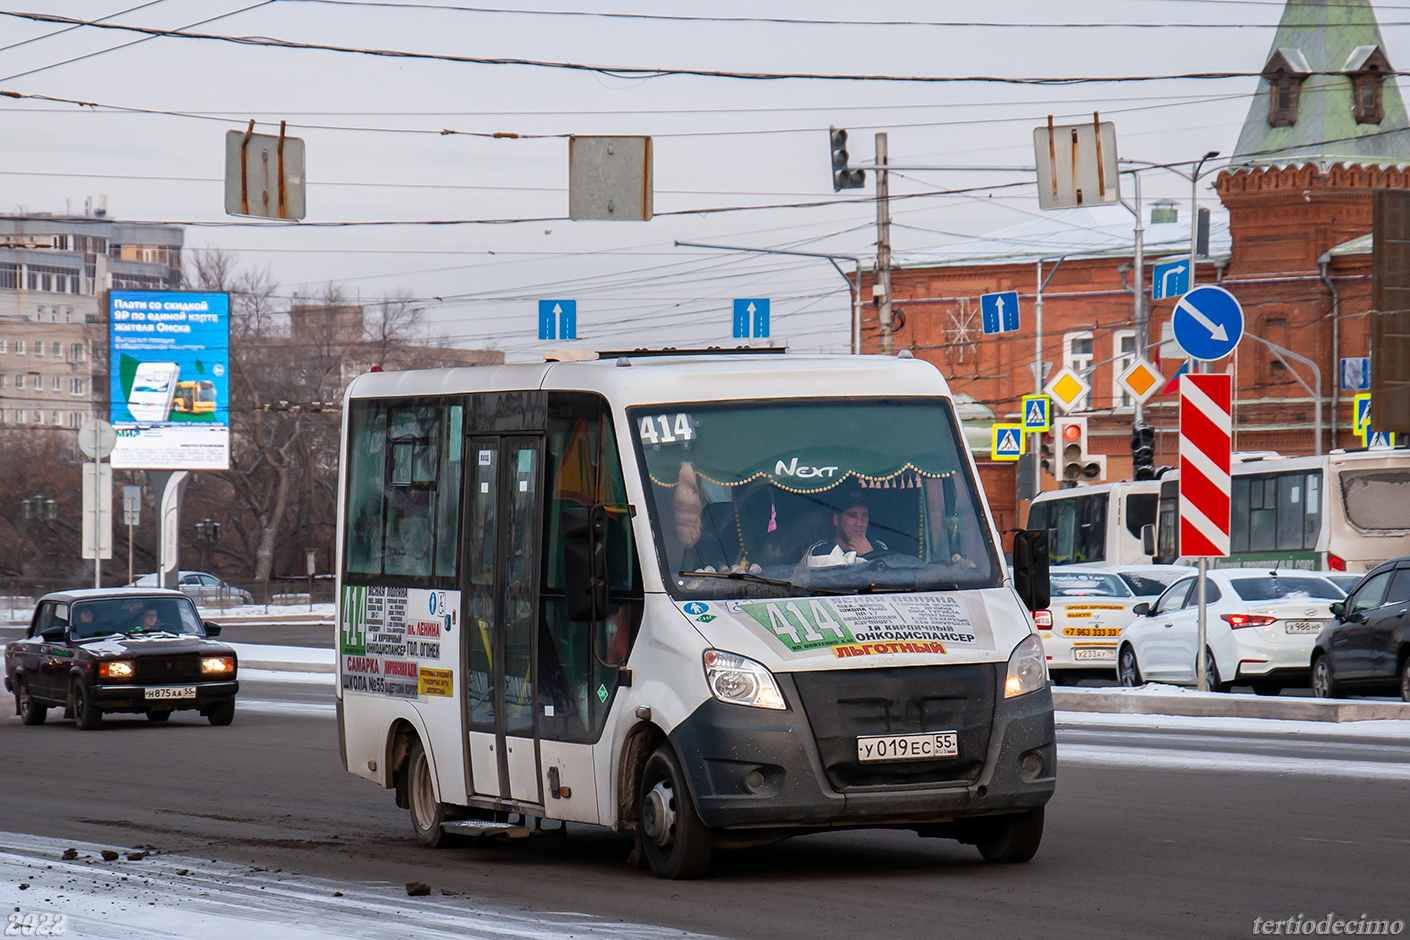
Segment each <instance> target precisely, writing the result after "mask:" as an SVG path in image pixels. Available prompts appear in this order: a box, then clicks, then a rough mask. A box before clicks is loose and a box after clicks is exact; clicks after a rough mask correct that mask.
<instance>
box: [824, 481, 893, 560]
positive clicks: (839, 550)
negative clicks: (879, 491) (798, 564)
mask: <svg viewBox="0 0 1410 940" xmlns="http://www.w3.org/2000/svg"><path fill="white" fill-rule="evenodd" d="M870 524H871V508H870V506H869V505H868V503H867V497H866V495H865V494H864V493H863V492H862V491H861V490H855V491H853V492H851V493H848V494H847V497H846V499H844V500H843V501H842V502H841V503H839V504H838V508H837V511H836V512H834V513H833V514H832V528H833V537H832V538H830V539H823V540H821V541H819V542H814V543H813V544H812V545H811V546H809V548H808V551H807V554H806V555H805V556H804V558H805V560H806V561H807V563H808V567H809V568H831V567H833V566H835V565H855V564H857V563H858V562H859V561H865V560H866V558H865V556H867V555H870V554H871V553H872V552H884V551H889V550H890V549H888V548H887V547H886V543H885V542H883V541H882V540H881V539H878V538H867V527H868V526H869V525H870Z"/></svg>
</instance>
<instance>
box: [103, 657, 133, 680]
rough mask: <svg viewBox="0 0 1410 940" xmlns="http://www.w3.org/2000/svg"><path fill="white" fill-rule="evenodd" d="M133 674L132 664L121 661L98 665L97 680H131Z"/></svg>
mask: <svg viewBox="0 0 1410 940" xmlns="http://www.w3.org/2000/svg"><path fill="white" fill-rule="evenodd" d="M133 672H134V670H133V668H132V663H130V662H125V661H122V660H119V661H117V662H111V663H99V664H98V678H100V679H131V678H132V674H133Z"/></svg>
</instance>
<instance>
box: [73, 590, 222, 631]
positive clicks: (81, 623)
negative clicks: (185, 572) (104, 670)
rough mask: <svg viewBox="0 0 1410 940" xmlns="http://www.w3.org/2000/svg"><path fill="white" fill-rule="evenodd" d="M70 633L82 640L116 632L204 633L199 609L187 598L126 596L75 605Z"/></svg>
mask: <svg viewBox="0 0 1410 940" xmlns="http://www.w3.org/2000/svg"><path fill="white" fill-rule="evenodd" d="M69 632H70V633H71V634H72V635H73V637H74V639H77V640H83V639H88V638H91V637H99V636H112V635H113V634H114V633H121V634H125V635H128V636H140V635H142V634H144V633H176V634H194V635H197V636H200V635H203V634H204V632H205V631H204V630H203V629H202V627H201V618H200V617H199V616H197V615H196V608H195V607H193V606H191V602H190V601H188V600H187V599H186V598H184V597H123V598H114V599H111V600H96V601H82V602H79V603H77V604H74V605H73V618H72V620H71V621H70V623H69Z"/></svg>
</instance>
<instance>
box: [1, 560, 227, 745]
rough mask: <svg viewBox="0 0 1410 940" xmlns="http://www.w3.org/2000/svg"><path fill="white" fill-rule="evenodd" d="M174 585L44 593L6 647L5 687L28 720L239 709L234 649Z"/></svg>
mask: <svg viewBox="0 0 1410 940" xmlns="http://www.w3.org/2000/svg"><path fill="white" fill-rule="evenodd" d="M219 633H220V627H218V626H216V625H215V624H213V623H209V622H202V620H201V618H200V615H199V614H197V613H196V606H195V605H194V604H192V603H191V600H190V599H189V598H188V597H186V595H184V594H182V593H181V592H179V591H167V590H160V589H150V588H147V589H133V588H112V589H104V590H84V591H60V592H57V593H54V594H46V595H45V596H44V597H42V598H40V600H39V603H38V604H37V605H36V606H35V608H34V619H33V620H31V621H30V625H29V631H28V632H27V634H26V635H25V638H24V639H22V640H16V641H15V642H13V643H11V644H9V645H8V646H7V647H6V648H5V688H6V690H7V691H10V692H13V693H14V696H15V710H16V712H18V714H19V716H20V718H21V719H22V720H23V721H24V723H25V724H27V725H38V724H43V723H44V719H45V718H46V717H48V712H49V709H50V708H62V709H64V717H65V718H73V719H74V721H75V722H76V723H77V724H78V727H80V728H82V729H84V730H90V729H93V728H96V727H98V726H99V725H100V724H101V723H102V721H103V715H104V714H107V713H111V712H128V713H140V714H145V715H146V716H147V717H148V719H150V720H152V721H165V720H166V719H168V718H170V717H171V713H172V712H174V711H178V710H182V709H193V710H197V711H199V712H200V713H201V715H203V716H204V717H206V718H207V719H209V720H210V723H211V724H213V725H228V724H230V722H231V721H232V720H234V718H235V693H236V692H238V691H239V688H240V684H239V683H238V682H237V681H236V680H235V670H236V666H237V663H236V657H235V651H234V650H232V649H231V648H230V647H228V646H226V645H224V644H222V643H216V642H214V641H212V640H211V639H210V637H213V636H216V635H218V634H219Z"/></svg>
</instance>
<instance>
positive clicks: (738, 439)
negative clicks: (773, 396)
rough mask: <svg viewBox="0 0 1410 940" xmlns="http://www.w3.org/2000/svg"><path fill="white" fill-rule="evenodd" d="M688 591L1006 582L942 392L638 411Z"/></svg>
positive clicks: (673, 586)
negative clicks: (938, 395)
mask: <svg viewBox="0 0 1410 940" xmlns="http://www.w3.org/2000/svg"><path fill="white" fill-rule="evenodd" d="M627 414H628V418H629V421H630V427H631V428H632V431H633V436H634V437H635V438H636V442H637V451H638V455H639V457H640V460H641V465H642V470H643V473H644V474H645V477H646V481H645V483H646V490H647V493H648V501H649V503H650V505H649V506H648V507H647V508H648V512H649V514H650V518H651V524H652V527H653V530H654V532H655V535H656V539H657V545H658V549H659V550H658V556H659V557H660V558H661V561H662V564H663V565H664V570H663V577H664V580H665V583H666V584H667V586H668V590H670V592H671V594H672V595H673V596H674V597H676V598H678V599H687V598H691V599H694V598H731V597H770V596H780V595H787V594H798V595H802V594H823V595H825V594H855V593H867V592H890V591H931V590H956V589H960V588H977V587H994V586H997V585H999V584H1001V583H1002V578H1003V575H1002V569H1001V568H1000V566H999V564H998V561H997V558H996V555H995V552H994V546H993V542H992V539H991V538H990V536H989V529H988V524H987V522H986V520H985V516H984V513H983V511H982V509H981V507H980V503H979V496H978V492H977V490H976V488H975V486H974V481H973V479H972V478H971V475H970V470H969V463H968V460H967V457H966V454H965V452H964V450H963V449H962V447H963V444H962V440H961V437H960V434H959V428H958V427H957V423H956V421H955V418H954V412H953V410H952V409H951V407H950V405H949V403H948V402H947V401H945V400H944V399H939V398H934V399H916V398H906V399H881V398H874V399H839V400H829V399H804V400H798V401H782V402H781V401H777V400H775V401H768V402H724V403H715V402H711V403H690V404H677V405H653V406H650V407H641V408H632V409H629V410H628V413H627Z"/></svg>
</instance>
